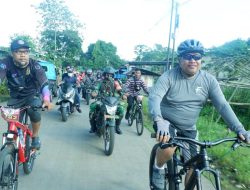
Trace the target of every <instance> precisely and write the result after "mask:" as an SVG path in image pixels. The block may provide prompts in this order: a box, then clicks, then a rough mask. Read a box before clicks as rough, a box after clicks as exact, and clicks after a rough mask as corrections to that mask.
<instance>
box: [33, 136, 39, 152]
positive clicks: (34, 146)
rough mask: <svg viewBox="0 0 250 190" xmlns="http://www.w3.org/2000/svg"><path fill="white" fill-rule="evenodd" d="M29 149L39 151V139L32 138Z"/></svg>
mask: <svg viewBox="0 0 250 190" xmlns="http://www.w3.org/2000/svg"><path fill="white" fill-rule="evenodd" d="M31 148H34V149H37V150H39V149H40V148H41V141H40V139H39V137H32V142H31Z"/></svg>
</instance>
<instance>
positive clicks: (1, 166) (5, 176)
mask: <svg viewBox="0 0 250 190" xmlns="http://www.w3.org/2000/svg"><path fill="white" fill-rule="evenodd" d="M28 108H30V106H25V107H22V108H18V109H15V108H12V107H3V106H1V107H0V112H1V116H2V118H3V119H4V120H6V121H7V123H8V126H7V132H4V133H3V135H2V136H3V138H2V147H1V149H0V189H8V190H10V189H11V190H16V189H17V187H18V166H19V165H21V164H22V165H23V170H24V173H25V174H29V173H31V172H32V169H33V166H34V161H35V158H36V156H37V151H36V150H35V149H32V148H31V140H32V129H31V124H29V117H28V114H27V109H28ZM21 112H22V114H23V117H22V118H23V119H22V122H20V121H19V119H20V116H21Z"/></svg>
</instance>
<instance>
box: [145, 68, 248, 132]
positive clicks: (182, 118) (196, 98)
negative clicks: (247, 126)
mask: <svg viewBox="0 0 250 190" xmlns="http://www.w3.org/2000/svg"><path fill="white" fill-rule="evenodd" d="M208 99H211V101H212V103H213V105H214V106H215V108H216V109H217V111H218V112H219V113H220V114H221V116H222V118H223V119H224V120H225V122H226V124H227V125H228V126H229V127H230V129H231V130H233V131H235V132H236V133H237V132H238V131H239V130H241V129H242V128H243V126H242V124H241V123H240V121H239V120H238V118H237V117H236V115H235V113H234V112H233V110H232V108H231V106H230V105H229V104H228V102H227V101H226V99H225V97H224V95H223V93H222V91H221V89H220V86H219V83H218V82H217V80H216V78H215V77H214V76H212V75H211V74H209V73H207V72H205V71H202V70H200V71H198V72H197V73H196V75H195V76H194V77H192V78H185V76H183V74H182V73H181V68H180V67H177V68H174V69H172V70H169V71H167V72H165V73H164V74H163V75H162V76H161V77H160V78H159V79H158V81H157V82H156V84H155V85H154V86H153V87H152V88H151V90H150V93H149V111H150V113H151V115H152V117H153V118H156V117H157V116H159V117H162V118H164V119H166V120H168V121H169V122H171V123H172V124H173V125H174V126H176V128H178V129H180V130H194V129H196V126H195V124H196V122H197V119H198V117H199V114H200V111H201V109H202V107H203V106H204V104H205V103H206V101H207V100H208Z"/></svg>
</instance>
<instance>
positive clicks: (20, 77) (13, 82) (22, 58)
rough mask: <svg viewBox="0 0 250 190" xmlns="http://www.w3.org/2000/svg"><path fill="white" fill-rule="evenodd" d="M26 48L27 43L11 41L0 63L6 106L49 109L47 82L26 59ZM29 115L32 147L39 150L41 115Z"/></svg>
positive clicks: (0, 80)
mask: <svg viewBox="0 0 250 190" xmlns="http://www.w3.org/2000/svg"><path fill="white" fill-rule="evenodd" d="M29 48H30V47H29V44H28V43H27V42H26V41H24V40H21V39H16V40H13V41H12V43H11V45H10V50H11V56H8V57H7V58H6V59H4V60H0V83H1V82H2V81H3V80H4V79H5V78H6V79H7V85H8V88H9V90H10V99H9V101H8V103H7V105H8V106H13V107H15V108H21V107H24V106H32V105H42V106H43V107H47V108H48V109H51V108H52V104H51V103H50V91H49V87H48V79H47V77H46V75H45V71H44V69H43V68H42V67H41V66H40V65H39V63H38V62H36V61H35V60H33V59H31V58H30V57H29ZM41 96H42V97H41ZM28 115H29V117H30V121H31V124H32V129H33V138H32V143H31V146H32V148H35V149H40V146H41V142H40V139H39V136H38V132H39V129H40V122H41V115H40V113H39V112H38V111H37V110H36V109H33V108H32V107H31V108H29V109H28Z"/></svg>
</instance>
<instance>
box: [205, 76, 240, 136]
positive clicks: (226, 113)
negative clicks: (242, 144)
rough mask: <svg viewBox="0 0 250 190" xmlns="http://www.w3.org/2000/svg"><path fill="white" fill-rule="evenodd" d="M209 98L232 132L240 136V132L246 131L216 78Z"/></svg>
mask: <svg viewBox="0 0 250 190" xmlns="http://www.w3.org/2000/svg"><path fill="white" fill-rule="evenodd" d="M209 98H210V99H211V101H212V103H213V105H214V107H215V108H216V110H217V111H218V112H219V113H220V114H221V116H222V118H223V119H224V121H225V122H226V124H227V126H228V127H229V128H230V129H231V130H232V131H234V132H235V133H237V134H238V133H239V132H240V131H242V130H244V127H243V125H242V123H241V122H240V121H239V119H238V118H237V116H236V115H235V113H234V111H233V109H232V108H231V106H230V105H229V103H228V102H227V100H226V99H225V96H224V94H223V92H222V91H221V88H220V85H219V83H218V82H217V80H216V79H215V78H214V79H213V81H212V83H211V87H210V91H209Z"/></svg>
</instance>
